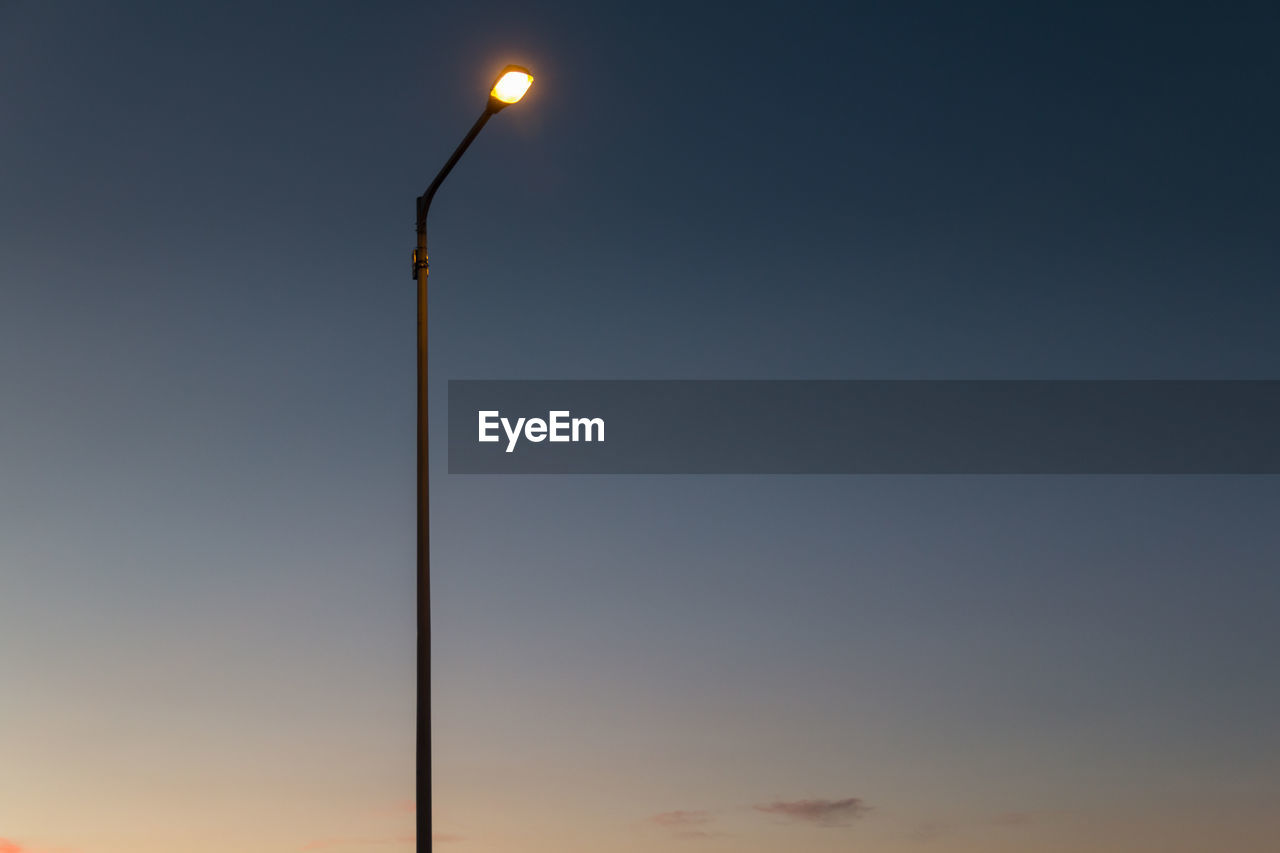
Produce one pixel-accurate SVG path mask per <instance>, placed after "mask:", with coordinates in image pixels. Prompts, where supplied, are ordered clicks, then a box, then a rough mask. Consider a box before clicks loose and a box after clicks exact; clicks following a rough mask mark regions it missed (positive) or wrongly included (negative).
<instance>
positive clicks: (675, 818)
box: [649, 811, 711, 827]
mask: <svg viewBox="0 0 1280 853" xmlns="http://www.w3.org/2000/svg"><path fill="white" fill-rule="evenodd" d="M649 820H650V821H651V822H652V823H656V824H657V825H658V826H669V827H686V826H702V825H703V824H708V823H711V815H709V814H707V813H706V812H686V811H674V812H662V813H661V814H656V815H654V816H653V817H651V818H649Z"/></svg>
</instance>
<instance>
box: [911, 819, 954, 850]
mask: <svg viewBox="0 0 1280 853" xmlns="http://www.w3.org/2000/svg"><path fill="white" fill-rule="evenodd" d="M953 831H954V829H953V827H952V826H951V825H950V824H947V823H943V822H941V821H936V820H924V821H921V822H919V823H917V824H916V825H915V826H914V827H912V829H911V832H910V833H908V834H907V837H908V838H910V839H911V840H912V841H918V842H920V843H922V844H923V843H927V842H930V841H937V840H938V839H940V838H944V837H946V836H948V835H951V834H952V832H953Z"/></svg>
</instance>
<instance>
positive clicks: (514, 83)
mask: <svg viewBox="0 0 1280 853" xmlns="http://www.w3.org/2000/svg"><path fill="white" fill-rule="evenodd" d="M532 84H533V75H532V74H530V73H529V72H527V71H508V72H507V73H505V74H503V75H502V76H501V77H499V78H498V82H497V83H494V84H493V91H492V92H490V93H489V94H490V95H492V96H493V97H495V98H497V99H498V100H499V101H502V103H504V104H514V103H515V102H516V101H518V100H520V99H521V98H523V97H524V93H525V92H527V91H529V87H530V86H531V85H532Z"/></svg>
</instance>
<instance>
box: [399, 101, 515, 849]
mask: <svg viewBox="0 0 1280 853" xmlns="http://www.w3.org/2000/svg"><path fill="white" fill-rule="evenodd" d="M494 112H496V110H495V109H494V108H493V104H492V102H491V103H490V105H489V106H487V107H485V111H484V112H483V113H481V115H480V118H478V119H476V122H475V124H473V125H472V126H471V130H469V131H467V135H466V136H465V137H463V139H462V142H461V143H460V144H459V145H458V147H457V148H456V149H455V150H454V152H453V156H451V157H450V158H449V161H448V162H447V163H445V164H444V167H443V168H441V169H440V172H439V174H437V175H436V177H435V180H433V181H432V182H431V186H429V187H427V191H426V192H424V193H423V194H422V195H421V196H419V197H418V205H417V207H418V246H417V248H416V249H415V250H414V252H413V275H414V278H416V279H417V280H418V703H417V704H418V720H417V732H416V740H417V743H416V753H417V759H416V763H417V782H416V787H417V793H416V796H415V801H416V804H417V806H416V808H417V838H418V841H417V849H418V853H426V852H427V851H430V850H431V513H430V510H429V503H428V499H429V497H430V494H429V493H430V489H429V483H428V480H427V473H428V464H427V455H428V452H429V450H430V444H429V442H428V441H427V438H428V435H429V430H428V426H427V273H428V269H427V212H428V210H429V209H430V207H431V200H432V199H433V198H435V194H436V190H438V189H440V184H441V183H443V182H444V179H445V178H446V177H448V175H449V173H450V172H451V171H453V167H454V166H455V165H457V162H458V160H459V159H460V158H461V157H462V155H463V153H464V152H465V151H466V150H467V147H468V146H470V145H471V142H472V140H474V139H475V138H476V136H477V135H478V134H479V133H480V130H481V128H483V127H484V126H485V123H486V122H487V121H489V117H490V116H491V115H493V114H494Z"/></svg>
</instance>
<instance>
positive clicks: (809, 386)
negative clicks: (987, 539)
mask: <svg viewBox="0 0 1280 853" xmlns="http://www.w3.org/2000/svg"><path fill="white" fill-rule="evenodd" d="M449 472H450V473H451V474H1276V473H1280V381H752V380H732V381H671V380H644V381H629V380H620V381H595V380H582V381H579V380H551V381H494V380H465V381H459V380H454V381H450V382H449Z"/></svg>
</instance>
